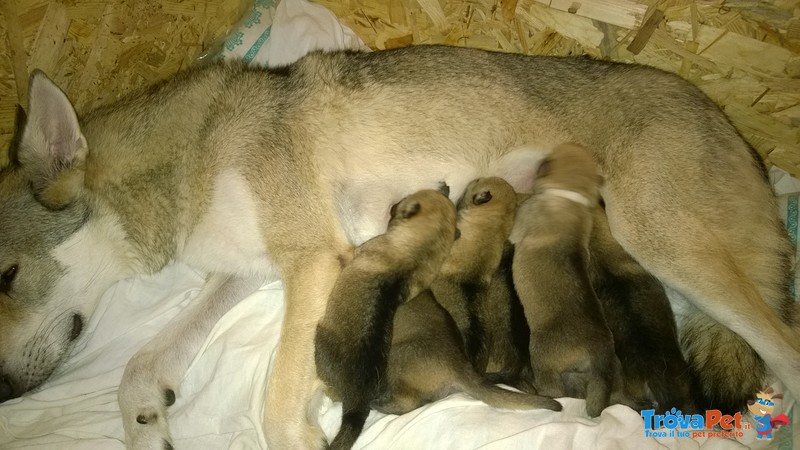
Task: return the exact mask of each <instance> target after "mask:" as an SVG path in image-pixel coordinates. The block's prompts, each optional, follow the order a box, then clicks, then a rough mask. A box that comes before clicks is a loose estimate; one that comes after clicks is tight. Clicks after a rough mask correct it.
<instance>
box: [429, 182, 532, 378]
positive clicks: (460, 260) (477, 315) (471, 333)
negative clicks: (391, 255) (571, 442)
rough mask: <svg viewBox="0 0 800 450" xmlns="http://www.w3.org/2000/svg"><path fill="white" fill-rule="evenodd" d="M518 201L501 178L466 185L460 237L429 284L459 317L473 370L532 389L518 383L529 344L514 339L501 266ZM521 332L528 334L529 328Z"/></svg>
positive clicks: (526, 363) (508, 294)
mask: <svg viewBox="0 0 800 450" xmlns="http://www.w3.org/2000/svg"><path fill="white" fill-rule="evenodd" d="M516 206H517V200H516V193H515V192H514V189H513V188H512V187H511V185H509V184H508V183H507V182H506V181H505V180H503V179H502V178H498V177H488V178H479V179H476V180H474V181H472V182H471V183H470V184H469V185H467V188H466V191H465V192H464V194H463V195H462V197H461V199H460V200H459V202H458V222H457V223H458V229H459V230H460V231H461V238H460V239H459V240H458V241H456V242H455V243H454V244H453V248H452V249H451V251H450V257H448V258H447V260H446V261H445V263H444V265H443V266H442V270H441V272H440V274H439V276H438V277H437V278H436V281H434V283H433V285H432V286H431V290H432V291H433V293H434V296H435V297H436V300H437V301H438V302H439V303H440V304H441V305H442V306H443V307H444V308H445V309H446V310H447V312H448V313H449V314H450V316H452V318H453V320H454V321H455V323H456V325H457V327H458V330H459V332H460V333H461V336H462V338H463V341H464V348H465V349H466V353H467V357H468V358H469V360H470V361H471V362H472V364H473V367H474V368H475V370H476V371H477V372H478V373H479V374H484V373H486V372H487V371H488V372H493V373H494V374H493V375H494V376H493V378H494V379H495V381H497V382H505V383H507V384H511V385H514V386H517V387H521V388H525V387H527V388H528V389H527V390H530V389H531V388H532V386H531V385H530V383H528V384H527V385H524V386H520V383H518V381H519V377H520V374H521V373H522V372H523V371H524V368H527V369H528V370H527V372H526V374H527V375H528V378H529V377H530V368H529V364H530V363H529V361H528V359H529V356H528V349H527V347H528V346H527V344H525V345H524V347H522V348H518V346H517V345H515V344H516V343H515V340H514V337H513V328H514V327H513V321H512V313H511V312H512V292H510V291H509V290H508V289H504V288H505V287H506V286H507V285H506V283H507V281H506V280H505V279H504V275H505V274H504V273H503V272H500V271H499V270H498V269H499V267H500V266H501V262H502V261H503V258H504V256H505V257H506V258H505V259H509V258H508V256H509V251H511V249H510V248H509V247H510V245H508V244H507V241H508V237H509V235H510V234H511V229H512V227H513V225H514V214H515V211H516ZM518 309H519V310H518V311H517V312H518V314H520V313H521V309H520V308H518ZM520 315H521V314H520ZM523 326H524V327H525V328H527V326H526V325H523ZM517 334H525V335H527V329H526V330H523V331H522V333H517ZM529 381H530V380H529Z"/></svg>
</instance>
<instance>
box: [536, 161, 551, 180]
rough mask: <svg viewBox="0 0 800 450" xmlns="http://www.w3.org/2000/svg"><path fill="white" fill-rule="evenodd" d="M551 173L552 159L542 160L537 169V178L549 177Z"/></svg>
mask: <svg viewBox="0 0 800 450" xmlns="http://www.w3.org/2000/svg"><path fill="white" fill-rule="evenodd" d="M548 173H550V158H547V159H545V160H542V162H541V163H540V164H539V167H538V168H537V169H536V178H539V177H544V176H547V174H548Z"/></svg>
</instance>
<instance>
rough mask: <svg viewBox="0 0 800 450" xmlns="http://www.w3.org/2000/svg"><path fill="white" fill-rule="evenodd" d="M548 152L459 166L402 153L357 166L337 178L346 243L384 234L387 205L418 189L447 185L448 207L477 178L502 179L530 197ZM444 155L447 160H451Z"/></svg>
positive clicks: (530, 150) (518, 151)
mask: <svg viewBox="0 0 800 450" xmlns="http://www.w3.org/2000/svg"><path fill="white" fill-rule="evenodd" d="M548 150H549V149H547V148H544V147H541V146H525V147H517V148H514V149H509V150H508V151H507V152H506V153H505V154H503V155H502V156H500V157H498V158H497V159H495V160H488V159H487V158H486V157H485V155H481V156H483V157H473V158H468V157H467V156H465V157H464V160H463V162H455V163H453V162H447V163H445V162H443V159H444V158H432V157H430V156H429V154H423V153H421V152H420V153H412V154H403V159H402V160H401V159H397V160H391V159H390V158H386V159H385V160H383V161H381V162H380V163H376V162H375V161H371V160H369V159H367V160H362V161H359V162H358V163H356V164H353V165H351V166H350V167H347V168H346V169H345V171H344V174H343V176H341V178H340V179H341V180H342V181H341V182H340V188H339V189H338V195H339V198H338V202H337V203H338V207H339V211H338V212H339V219H340V222H341V224H342V227H343V229H344V231H345V233H346V235H347V237H348V239H349V240H350V242H352V243H353V244H354V245H360V244H362V243H363V242H365V241H366V240H368V239H370V238H372V237H374V236H376V235H378V234H381V233H383V232H385V231H386V226H387V224H388V222H389V210H390V209H391V207H392V205H394V204H395V203H397V202H399V201H400V200H401V199H402V198H403V197H405V196H407V195H409V194H412V193H414V192H416V191H418V190H421V189H439V187H440V186H441V183H443V182H444V183H447V185H448V186H449V188H450V200H452V201H453V202H454V203H455V202H457V201H458V199H459V198H460V197H461V195H463V193H464V191H465V190H466V187H467V185H468V184H469V183H470V182H471V181H472V180H474V179H476V178H480V177H489V176H498V177H502V178H504V179H505V180H506V181H508V182H509V184H511V185H512V186H513V187H514V189H515V190H516V191H517V192H530V189H531V187H532V186H533V180H534V178H535V174H536V170H537V168H538V166H539V163H540V162H541V160H542V159H543V158H544V157H545V156H546V154H547V151H548ZM455 151H458V150H457V149H454V152H455ZM440 156H441V155H440ZM447 156H448V157H447V158H446V159H449V160H451V161H452V160H453V159H454V158H455V156H453V155H447ZM473 156H474V155H473ZM470 159H472V161H470Z"/></svg>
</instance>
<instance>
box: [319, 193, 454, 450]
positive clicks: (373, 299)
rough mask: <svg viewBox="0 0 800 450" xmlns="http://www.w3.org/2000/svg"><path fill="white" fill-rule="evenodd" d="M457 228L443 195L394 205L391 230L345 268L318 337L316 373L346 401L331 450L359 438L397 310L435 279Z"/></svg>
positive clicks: (378, 385) (377, 389)
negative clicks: (340, 423) (339, 426)
mask: <svg viewBox="0 0 800 450" xmlns="http://www.w3.org/2000/svg"><path fill="white" fill-rule="evenodd" d="M455 224H456V221H455V206H454V205H453V203H452V202H451V201H450V200H449V199H448V198H447V197H446V196H445V195H443V194H442V193H441V192H437V191H433V190H424V191H420V192H418V193H415V194H413V195H410V196H408V197H406V198H404V199H403V200H401V201H400V203H398V204H397V205H395V206H393V207H392V210H391V219H390V221H389V227H388V230H387V231H386V233H385V234H382V235H380V236H377V237H374V238H372V239H370V240H369V241H367V242H365V243H364V244H362V245H361V246H359V247H358V248H356V250H355V257H354V258H353V260H352V262H350V263H349V264H348V265H347V266H346V267H345V268H344V270H342V273H341V275H340V276H339V279H338V280H337V282H336V284H335V285H334V288H333V292H332V293H331V298H330V299H329V301H328V306H327V308H326V310H325V316H324V317H323V318H322V321H321V322H320V323H319V325H318V326H317V335H316V338H315V342H316V351H315V360H316V366H317V374H318V375H319V377H320V379H321V380H322V381H323V382H324V383H325V384H326V385H327V386H328V388H329V390H330V392H331V393H332V394H333V395H332V397H334V398H339V399H341V401H342V425H341V428H340V430H339V433H338V434H337V435H336V438H335V439H334V440H333V442H331V445H330V447H331V448H333V449H346V448H350V447H352V446H353V443H354V442H355V441H356V439H357V438H358V435H359V434H360V433H361V429H362V428H363V427H364V422H365V421H366V419H367V415H369V410H370V406H369V405H370V402H371V401H372V400H374V399H375V398H377V397H378V396H379V395H380V393H381V392H382V391H383V390H384V389H385V383H386V364H387V357H388V354H389V345H390V342H391V339H392V322H393V319H394V316H395V311H396V310H397V308H398V306H400V305H401V304H403V303H404V302H405V301H406V300H408V299H409V298H413V297H414V296H416V295H417V294H419V293H420V292H421V291H422V290H423V289H427V287H428V285H430V283H431V282H432V281H433V279H434V278H435V277H436V274H437V273H438V272H439V268H440V267H441V265H442V263H443V262H444V259H445V258H446V257H447V255H448V253H449V252H450V247H451V245H452V244H453V240H454V239H455V237H456V225H455Z"/></svg>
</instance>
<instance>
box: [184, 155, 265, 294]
mask: <svg viewBox="0 0 800 450" xmlns="http://www.w3.org/2000/svg"><path fill="white" fill-rule="evenodd" d="M258 211H259V209H258V207H257V202H256V200H255V198H254V197H253V195H252V193H251V191H250V188H249V186H248V184H247V181H246V180H245V179H244V177H243V176H242V175H240V174H239V173H237V172H236V171H234V170H227V171H224V172H222V173H221V174H220V175H219V176H218V177H217V179H216V182H215V185H214V191H213V194H212V197H211V203H210V205H209V208H208V210H207V211H206V212H205V214H204V215H203V216H202V218H201V220H200V222H199V223H198V224H197V226H195V227H194V229H193V230H192V232H191V234H190V235H189V236H188V238H187V239H186V240H185V245H184V246H183V247H182V248H179V250H178V259H180V260H181V261H183V262H185V263H186V264H188V265H189V266H191V267H193V268H195V269H197V270H200V271H202V272H220V273H230V274H238V275H257V276H264V277H265V279H268V280H274V279H277V276H276V275H275V270H274V265H273V263H272V261H271V260H270V258H269V255H268V254H267V250H266V249H267V247H266V245H265V243H264V237H263V234H262V232H261V228H260V227H259V219H258Z"/></svg>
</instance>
